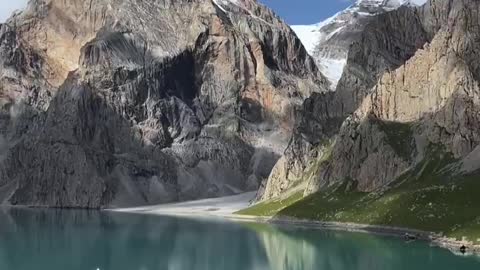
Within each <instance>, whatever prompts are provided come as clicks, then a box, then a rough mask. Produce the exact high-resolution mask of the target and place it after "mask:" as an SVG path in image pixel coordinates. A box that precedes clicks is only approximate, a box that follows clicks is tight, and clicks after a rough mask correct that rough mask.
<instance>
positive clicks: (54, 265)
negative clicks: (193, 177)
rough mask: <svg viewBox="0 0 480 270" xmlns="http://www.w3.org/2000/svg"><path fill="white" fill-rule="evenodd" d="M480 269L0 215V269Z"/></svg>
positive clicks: (181, 223) (33, 213)
mask: <svg viewBox="0 0 480 270" xmlns="http://www.w3.org/2000/svg"><path fill="white" fill-rule="evenodd" d="M454 268H460V269H462V270H463V269H480V261H479V260H477V259H476V258H473V257H471V258H464V257H458V256H455V255H453V254H451V253H450V252H448V251H446V250H443V249H439V248H431V247H429V245H428V244H426V243H422V242H414V243H410V244H406V243H404V242H403V241H402V240H401V239H395V238H388V237H379V236H372V235H366V234H357V233H346V232H333V231H322V230H311V229H299V228H280V227H275V226H271V225H267V224H254V223H233V222H228V221H222V220H206V219H193V218H183V217H159V216H150V215H138V214H123V213H110V212H98V211H80V210H68V211H67V210H36V209H35V210H34V209H18V208H13V209H3V210H2V211H0V269H8V270H31V269H40V270H43V269H48V270H65V269H69V270H77V269H78V270H90V269H91V270H96V269H101V270H127V269H128V270H157V269H162V270H318V269H323V270H354V269H359V270H377V269H378V270H388V269H393V270H396V269H399V270H400V269H409V270H415V269H418V270H420V269H421V270H428V269H435V270H442V269H449V270H450V269H454Z"/></svg>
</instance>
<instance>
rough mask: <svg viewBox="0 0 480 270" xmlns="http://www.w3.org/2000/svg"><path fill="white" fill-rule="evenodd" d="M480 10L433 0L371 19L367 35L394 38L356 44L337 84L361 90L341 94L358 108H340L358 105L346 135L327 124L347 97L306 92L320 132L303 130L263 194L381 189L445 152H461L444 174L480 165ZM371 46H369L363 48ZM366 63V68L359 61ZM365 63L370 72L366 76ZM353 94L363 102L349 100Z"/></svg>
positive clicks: (307, 112) (470, 4)
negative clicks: (335, 103) (344, 186)
mask: <svg viewBox="0 0 480 270" xmlns="http://www.w3.org/2000/svg"><path fill="white" fill-rule="evenodd" d="M479 12H480V4H479V3H478V1H470V0H466V1H451V0H436V1H433V0H432V1H430V2H428V3H427V4H426V5H425V6H423V7H422V8H418V9H415V8H414V9H412V8H408V7H405V8H401V9H399V10H397V11H393V12H388V13H385V14H383V15H380V17H379V18H381V17H383V18H382V21H383V22H387V23H385V24H383V25H375V24H371V25H370V26H372V27H374V28H371V29H370V28H369V26H367V27H366V28H365V32H364V34H363V35H364V36H366V37H369V38H368V43H369V44H384V45H386V46H385V47H383V50H377V51H376V52H378V53H374V52H375V51H371V48H375V47H377V45H374V46H371V45H368V44H363V45H362V44H361V43H357V44H354V45H352V46H351V48H350V52H349V63H348V64H347V67H346V69H345V72H344V74H343V77H342V80H341V81H340V83H339V86H338V89H337V93H338V92H340V91H342V87H345V86H347V87H345V88H344V89H345V90H346V93H347V94H348V95H351V96H352V95H353V96H354V98H353V99H345V98H340V100H341V103H340V104H342V106H343V108H350V109H348V110H347V111H345V112H343V113H342V114H339V115H346V114H345V113H348V111H349V110H351V109H353V110H354V113H353V114H352V115H351V116H348V117H347V118H346V120H345V121H343V123H342V125H341V128H340V130H339V131H338V134H337V133H336V132H332V133H329V132H325V130H328V128H326V127H328V125H325V124H324V123H325V122H326V123H329V121H330V122H331V119H332V118H331V117H330V116H331V115H332V114H331V113H330V111H329V110H328V108H329V107H328V106H331V104H332V103H330V101H328V100H329V99H335V98H337V99H338V96H336V95H333V97H328V98H325V95H314V97H317V98H316V99H314V100H312V99H309V100H307V101H306V102H305V104H304V107H305V109H304V111H303V115H304V117H303V118H300V119H305V117H308V116H312V115H320V116H317V118H316V119H313V120H311V121H314V122H315V123H317V125H316V126H318V127H319V128H318V129H317V134H320V135H317V136H315V135H314V134H315V133H314V132H308V133H305V132H300V134H297V135H296V136H294V139H293V141H294V142H296V143H294V144H291V145H290V146H289V150H287V154H286V155H285V156H284V157H282V159H281V161H280V162H279V163H278V164H277V165H276V167H275V169H274V173H272V175H271V177H270V179H269V182H268V184H267V189H266V190H267V192H265V193H264V194H263V195H262V196H261V199H264V200H266V199H270V198H274V197H277V196H281V195H282V194H288V192H290V191H291V190H295V188H293V186H299V185H300V186H301V189H302V190H305V194H311V193H314V192H317V191H321V190H323V189H325V188H327V187H330V186H332V185H336V184H338V183H342V182H345V181H346V182H349V183H355V188H356V189H357V190H359V191H365V192H372V191H381V190H382V189H385V188H388V185H389V184H390V183H392V182H393V181H396V180H399V179H401V176H402V175H404V174H405V173H406V172H409V171H412V170H413V169H414V168H416V167H417V166H418V165H419V164H421V162H422V161H424V160H426V159H430V158H432V156H433V155H435V154H436V153H438V151H441V152H445V153H448V154H449V155H451V156H452V160H450V161H449V162H448V164H444V167H443V168H442V170H443V171H442V174H444V175H446V177H445V178H454V176H455V175H458V174H465V173H471V172H475V171H476V170H478V169H479V166H475V165H474V163H475V161H474V160H475V159H476V158H475V157H478V155H477V154H476V153H477V152H478V151H477V148H478V145H479V143H480V141H479V136H478V134H479V132H480V130H479V125H478V120H479V119H478V117H479V115H480V113H479V112H480V111H479V108H480V107H479V103H478V102H479V93H480V92H479V90H480V89H479V83H478V82H479V81H478V78H479V68H478V61H475V60H474V59H478V49H479V48H478V44H479V43H478V41H479V37H480V36H479V35H480V31H479V27H480V21H478V18H479V17H478V13H479ZM402 13H404V14H405V15H406V14H409V16H403V15H401V14H402ZM402 18H403V19H402ZM390 19H392V22H395V23H399V22H400V23H401V22H403V24H402V27H390V26H389V25H392V24H391V23H389V21H390ZM369 29H370V31H369ZM387 29H388V30H387ZM375 37H378V39H376V38H375ZM393 40H394V41H395V42H392V41H393ZM399 41H400V42H399ZM399 45H402V46H399ZM365 51H368V52H370V53H369V54H362V53H360V54H359V53H358V52H365ZM372 52H373V54H372ZM355 55H357V56H356V57H355ZM361 55H372V57H371V58H362V57H361ZM379 55H381V57H379ZM361 63H363V64H362V65H363V68H357V67H359V66H360V65H359V64H361ZM365 66H368V67H369V69H370V77H369V78H368V80H359V79H358V78H362V76H358V75H359V74H362V72H363V71H365V68H364V67H365ZM359 71H360V72H359ZM349 73H350V74H355V75H350V74H349ZM365 74H367V73H365ZM372 74H374V75H373V76H372ZM342 85H343V86H342ZM337 95H338V94H337ZM348 100H352V101H354V102H352V103H350V104H347V103H345V101H348ZM325 108H327V109H325ZM313 110H316V112H315V111H314V112H312V111H313ZM321 112H324V113H323V114H322V113H321ZM338 119H339V118H338V117H334V118H333V120H334V121H335V122H338ZM320 120H321V121H320ZM322 121H323V122H322ZM303 122H306V123H308V121H305V120H301V121H300V123H303ZM304 126H307V127H310V128H311V127H312V126H313V125H309V124H307V125H304ZM312 138H313V139H312ZM432 149H436V150H435V151H433V150H432ZM439 149H440V150H439ZM289 153H292V154H289ZM476 163H478V160H477V162H476ZM423 169H424V168H423ZM423 169H422V170H423ZM292 183H296V184H292ZM299 183H300V184H299ZM269 186H271V187H269ZM272 187H275V188H272ZM278 187H281V188H278Z"/></svg>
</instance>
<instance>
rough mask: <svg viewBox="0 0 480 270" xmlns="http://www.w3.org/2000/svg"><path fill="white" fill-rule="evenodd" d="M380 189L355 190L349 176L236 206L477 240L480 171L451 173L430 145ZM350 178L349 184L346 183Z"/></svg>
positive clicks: (271, 213) (249, 211) (256, 211)
mask: <svg viewBox="0 0 480 270" xmlns="http://www.w3.org/2000/svg"><path fill="white" fill-rule="evenodd" d="M429 156H433V157H435V158H430V159H428V160H425V161H423V162H422V163H421V164H419V165H418V166H417V167H416V168H415V169H413V170H411V171H409V172H408V173H406V174H404V175H403V176H401V177H400V178H399V179H397V181H395V182H394V183H392V184H391V186H390V187H389V188H388V189H386V191H384V192H375V193H361V192H357V191H355V188H352V187H354V184H355V182H354V181H353V183H352V180H349V181H345V182H344V183H343V184H339V185H336V186H333V187H330V188H328V189H327V190H324V191H322V192H320V193H317V194H313V195H310V196H308V197H306V198H303V196H302V194H301V193H296V194H294V195H292V196H290V197H289V198H287V199H283V200H276V201H270V202H263V203H260V204H257V205H255V206H253V207H251V208H248V209H245V210H243V211H240V212H239V214H244V215H256V216H289V217H296V218H302V219H311V220H321V221H336V222H354V223H361V224H372V225H388V226H398V227H406V228H412V229H420V230H425V231H431V232H437V233H443V234H444V235H445V236H448V237H455V238H457V239H459V240H461V239H462V238H463V237H466V238H467V239H468V240H470V241H472V242H474V243H480V196H478V191H479V190H480V176H479V175H480V174H475V175H470V176H458V177H452V176H451V175H452V171H451V170H455V168H454V167H452V165H451V164H454V160H453V159H452V157H451V156H450V155H449V154H445V153H443V152H441V151H436V153H435V154H432V155H429ZM352 184H353V185H352Z"/></svg>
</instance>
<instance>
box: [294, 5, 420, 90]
mask: <svg viewBox="0 0 480 270" xmlns="http://www.w3.org/2000/svg"><path fill="white" fill-rule="evenodd" d="M425 2H426V0H415V1H412V0H358V1H356V2H355V3H354V4H353V5H352V6H350V7H348V8H347V9H345V10H343V11H341V12H339V13H337V14H335V15H334V16H333V17H331V18H328V19H326V20H325V21H323V22H321V23H318V24H315V25H294V26H292V28H293V29H294V30H295V32H296V33H297V35H298V36H299V38H300V39H301V40H302V42H303V43H304V44H305V47H306V48H307V50H308V51H309V53H310V54H311V55H312V56H313V57H314V59H315V60H316V62H317V65H318V66H319V68H320V70H321V71H322V73H324V74H325V75H326V76H327V78H328V79H329V80H330V82H331V89H332V90H336V88H337V85H338V82H339V81H340V79H341V78H342V75H343V72H344V68H345V66H346V64H347V59H348V55H349V51H350V46H351V45H352V44H353V43H355V42H358V41H361V39H362V36H363V33H364V32H365V28H366V27H367V25H369V24H371V23H372V22H373V21H375V20H377V17H376V16H378V15H380V14H383V13H386V12H389V11H393V10H396V9H398V8H400V7H402V6H420V5H423V4H424V3H425ZM347 66H348V65H347Z"/></svg>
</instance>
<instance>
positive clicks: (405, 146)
mask: <svg viewBox="0 0 480 270" xmlns="http://www.w3.org/2000/svg"><path fill="white" fill-rule="evenodd" d="M374 121H375V123H376V124H377V125H378V127H379V128H380V130H381V131H382V132H383V133H384V134H385V136H386V138H385V139H386V143H387V144H388V145H390V146H391V147H392V148H393V150H394V151H395V153H397V155H399V156H400V157H401V158H403V159H404V160H410V159H411V157H412V152H413V151H414V146H413V126H412V123H400V122H391V121H382V120H378V119H376V120H374Z"/></svg>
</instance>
